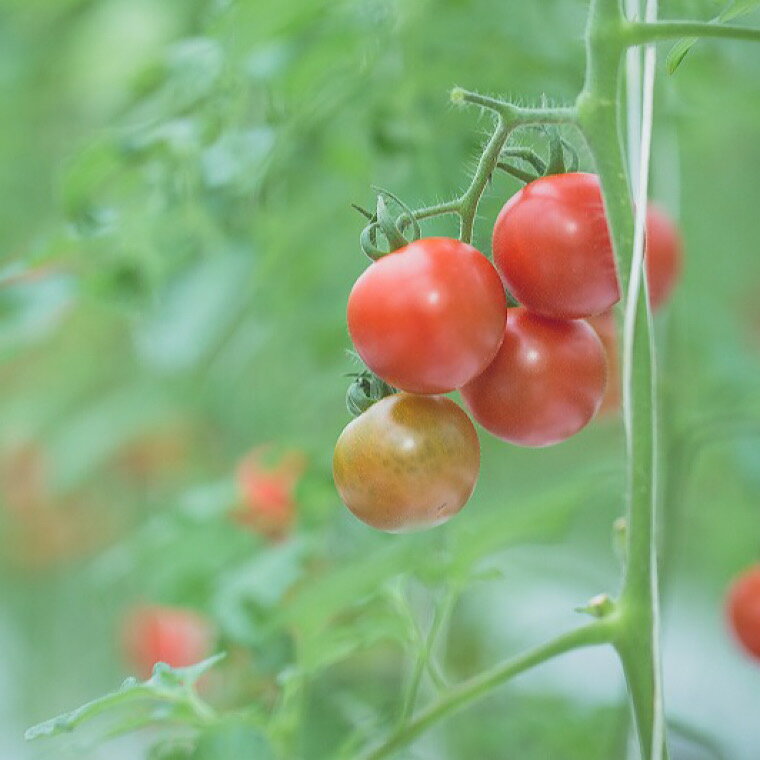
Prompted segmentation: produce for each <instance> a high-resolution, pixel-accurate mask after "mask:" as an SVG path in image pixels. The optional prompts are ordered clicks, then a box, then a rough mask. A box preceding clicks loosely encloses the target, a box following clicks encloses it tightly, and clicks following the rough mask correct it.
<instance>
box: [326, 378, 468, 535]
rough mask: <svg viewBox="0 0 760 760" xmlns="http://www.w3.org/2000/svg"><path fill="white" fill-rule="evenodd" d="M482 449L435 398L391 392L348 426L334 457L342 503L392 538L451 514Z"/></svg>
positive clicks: (459, 414) (456, 413)
mask: <svg viewBox="0 0 760 760" xmlns="http://www.w3.org/2000/svg"><path fill="white" fill-rule="evenodd" d="M479 468H480V444H479V442H478V436H477V433H476V432H475V428H474V426H473V424H472V422H470V419H469V417H468V416H467V415H466V414H465V413H464V412H463V411H462V409H460V408H459V407H458V406H457V405H456V404H455V403H454V402H453V401H451V400H450V399H447V398H444V397H441V396H416V395H412V394H409V393H397V394H394V395H392V396H388V397H386V398H384V399H382V400H380V401H378V402H377V403H375V404H373V405H372V406H371V407H370V408H369V409H368V410H367V411H366V412H364V413H363V414H362V415H360V416H359V417H357V418H356V419H355V420H352V421H351V422H349V423H348V425H346V427H345V429H344V430H343V432H342V433H341V435H340V438H338V442H337V444H336V446H335V455H334V457H333V477H334V479H335V486H336V488H337V489H338V493H339V494H340V497H341V499H342V500H343V503H344V504H345V505H346V506H347V507H348V508H349V509H350V510H351V511H352V512H353V513H354V514H355V515H356V516H357V517H358V518H359V519H360V520H362V521H363V522H365V523H367V524H368V525H371V526H372V527H374V528H378V529H379V530H385V531H389V532H392V533H399V532H403V531H410V530H419V529H423V528H431V527H433V526H435V525H439V524H440V523H443V522H445V521H446V520H448V519H449V518H450V517H452V516H453V515H455V514H456V513H457V512H459V510H460V509H461V508H462V507H463V506H464V505H465V503H466V502H467V500H468V499H469V498H470V495H471V494H472V491H473V489H474V488H475V483H476V482H477V479H478V470H479Z"/></svg>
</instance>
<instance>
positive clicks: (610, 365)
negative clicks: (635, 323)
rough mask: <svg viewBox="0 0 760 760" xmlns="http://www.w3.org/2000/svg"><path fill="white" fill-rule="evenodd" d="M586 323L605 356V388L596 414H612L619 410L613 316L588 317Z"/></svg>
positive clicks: (618, 360)
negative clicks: (600, 342)
mask: <svg viewBox="0 0 760 760" xmlns="http://www.w3.org/2000/svg"><path fill="white" fill-rule="evenodd" d="M586 321H587V322H588V323H589V324H590V325H591V327H593V328H594V331H595V332H596V334H597V335H598V336H599V340H601V341H602V345H603V346H604V352H605V353H606V355H607V388H606V390H605V391H604V398H603V399H602V404H601V406H600V407H599V412H598V413H599V415H607V414H614V413H615V412H617V411H618V410H619V409H620V398H621V386H620V383H621V377H620V356H619V351H618V336H617V326H616V324H615V315H614V314H613V313H612V312H611V311H607V312H605V313H604V314H598V315H597V316H595V317H588V319H587V320H586Z"/></svg>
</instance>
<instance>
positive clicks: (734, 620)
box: [726, 564, 760, 660]
mask: <svg viewBox="0 0 760 760" xmlns="http://www.w3.org/2000/svg"><path fill="white" fill-rule="evenodd" d="M726 614H727V617H728V622H729V624H730V626H731V629H732V631H733V632H734V635H735V636H736V638H737V639H738V641H739V642H740V643H741V645H742V646H743V647H744V649H745V650H746V651H747V652H748V653H749V654H750V655H752V656H753V657H755V658H757V659H759V660H760V564H757V565H755V566H754V567H751V568H749V569H748V570H746V571H745V572H744V573H742V575H740V576H739V577H738V578H737V579H736V580H735V581H734V583H733V584H732V586H731V589H730V590H729V593H728V599H727V603H726Z"/></svg>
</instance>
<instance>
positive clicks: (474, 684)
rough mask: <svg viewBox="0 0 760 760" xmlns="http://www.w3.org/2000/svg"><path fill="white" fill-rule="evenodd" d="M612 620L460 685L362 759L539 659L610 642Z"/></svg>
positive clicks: (392, 748) (397, 745)
mask: <svg viewBox="0 0 760 760" xmlns="http://www.w3.org/2000/svg"><path fill="white" fill-rule="evenodd" d="M613 620H614V619H613V618H610V619H608V620H596V621H594V622H593V623H590V624H589V625H586V626H584V627H582V628H577V629H576V630H574V631H571V632H569V633H566V634H564V635H562V636H559V637H558V638H556V639H553V640H552V641H550V642H548V643H546V644H543V645H542V646H539V647H536V648H535V649H531V650H529V651H527V652H525V653H524V654H521V655H518V656H517V657H515V658H513V659H511V660H507V661H506V662H504V663H502V664H501V665H497V666H496V667H495V668H492V669H491V670H487V671H486V672H484V673H481V674H480V675H478V676H475V677H474V678H471V679H469V680H468V681H465V682H464V683H461V684H459V685H458V686H456V687H454V688H453V689H452V690H451V691H449V692H448V693H447V694H444V695H443V696H442V697H440V699H438V700H437V701H436V702H434V703H433V704H431V705H430V706H429V707H427V708H426V709H425V710H423V711H422V712H420V713H419V714H418V715H417V716H416V717H415V718H414V719H413V720H411V721H410V722H409V723H407V724H406V725H405V726H404V727H403V728H402V729H400V730H399V731H397V732H396V733H395V734H393V735H392V736H391V737H390V738H389V739H388V740H387V741H385V742H383V743H382V744H381V745H379V746H378V747H375V748H374V749H372V750H370V751H369V752H368V753H366V754H364V755H362V756H361V760H381V758H384V757H388V756H389V755H392V754H393V753H394V752H397V751H398V750H400V749H401V748H402V747H405V746H407V745H408V744H409V743H410V742H412V741H413V740H414V739H416V738H417V737H418V736H420V734H422V733H424V732H425V731H426V730H427V729H428V728H429V727H430V726H431V725H433V724H434V723H437V722H438V721H439V720H441V719H443V718H445V717H446V716H447V715H451V714H452V713H454V712H456V711H457V710H460V709H462V708H463V707H465V706H467V705H469V704H471V703H472V702H474V701H476V700H477V699H480V698H481V697H483V696H485V695H486V694H488V693H489V692H491V691H492V690H493V689H494V688H495V687H497V686H499V685H500V684H503V683H505V682H506V681H508V680H509V679H510V678H513V677H515V676H517V675H519V674H520V673H522V672H524V671H526V670H529V669H530V668H532V667H535V666H536V665H539V664H541V663H542V662H546V661H547V660H551V659H553V658H554V657H557V656H558V655H561V654H564V653H565V652H569V651H571V650H573V649H579V648H581V647H589V646H595V645H598V644H606V643H610V641H611V640H612V635H613V630H614V626H613V625H612V621H613Z"/></svg>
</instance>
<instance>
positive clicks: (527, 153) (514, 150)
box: [501, 145, 546, 174]
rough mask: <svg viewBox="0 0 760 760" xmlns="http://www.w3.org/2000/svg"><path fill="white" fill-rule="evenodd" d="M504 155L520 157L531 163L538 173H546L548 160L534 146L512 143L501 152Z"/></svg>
mask: <svg viewBox="0 0 760 760" xmlns="http://www.w3.org/2000/svg"><path fill="white" fill-rule="evenodd" d="M501 155H502V157H506V158H519V159H521V160H522V161H525V162H526V163H529V164H530V165H531V166H532V167H533V168H534V169H535V170H536V172H538V174H546V162H545V161H544V160H543V159H542V158H541V157H540V156H539V155H538V153H536V151H535V150H533V149H532V148H526V147H524V146H522V145H510V146H509V147H508V148H504V150H503V151H502V152H501Z"/></svg>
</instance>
